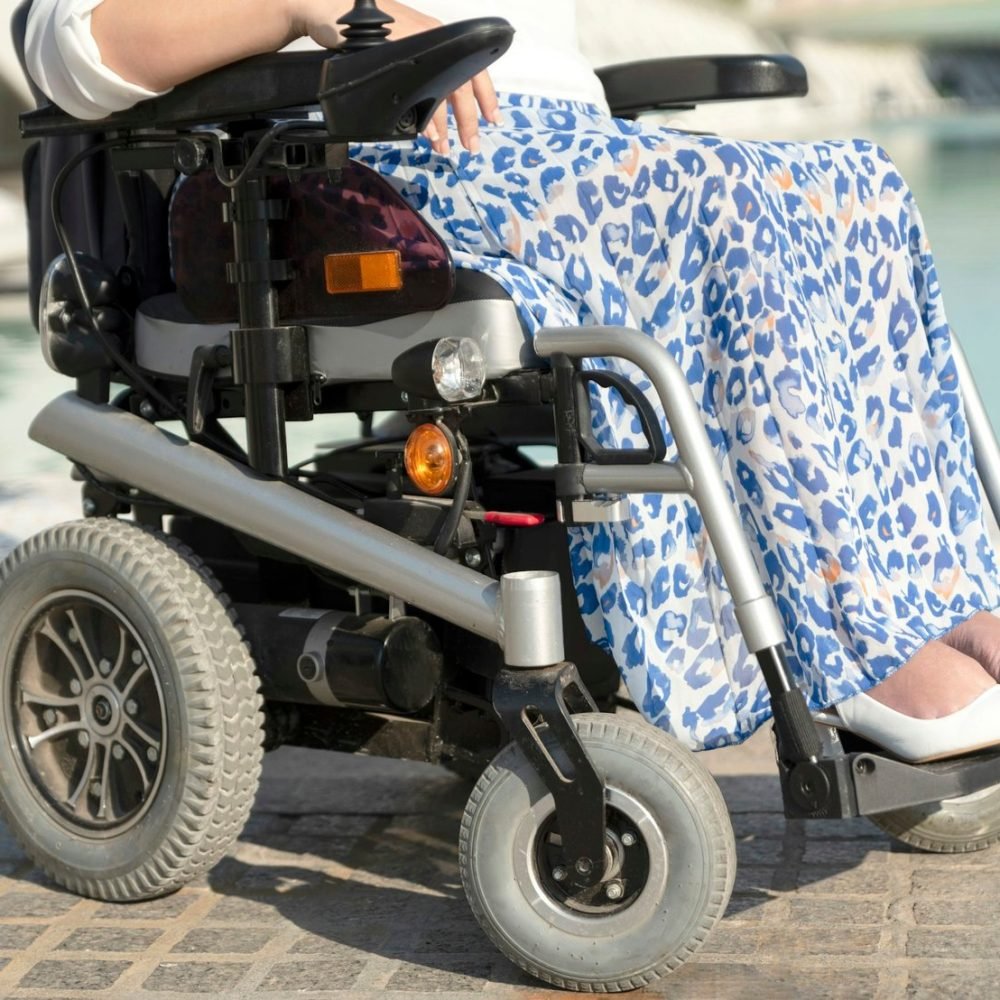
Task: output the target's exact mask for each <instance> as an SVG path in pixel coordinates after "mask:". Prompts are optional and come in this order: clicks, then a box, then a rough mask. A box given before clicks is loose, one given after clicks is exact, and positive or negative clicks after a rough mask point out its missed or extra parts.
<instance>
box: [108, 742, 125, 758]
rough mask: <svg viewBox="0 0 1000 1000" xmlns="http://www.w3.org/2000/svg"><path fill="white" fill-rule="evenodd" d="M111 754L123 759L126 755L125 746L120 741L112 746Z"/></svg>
mask: <svg viewBox="0 0 1000 1000" xmlns="http://www.w3.org/2000/svg"><path fill="white" fill-rule="evenodd" d="M111 756H112V757H114V759H115V760H121V759H122V758H123V757H124V756H125V748H124V747H123V746H122V745H121V744H120V743H116V744H115V745H114V746H113V747H112V748H111Z"/></svg>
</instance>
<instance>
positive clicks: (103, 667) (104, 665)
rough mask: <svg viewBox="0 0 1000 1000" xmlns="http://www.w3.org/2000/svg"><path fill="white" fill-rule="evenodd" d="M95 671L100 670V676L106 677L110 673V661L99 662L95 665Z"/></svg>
mask: <svg viewBox="0 0 1000 1000" xmlns="http://www.w3.org/2000/svg"><path fill="white" fill-rule="evenodd" d="M97 669H98V670H100V672H101V674H102V676H104V677H107V676H108V674H110V673H111V661H110V660H101V661H100V663H98V664H97Z"/></svg>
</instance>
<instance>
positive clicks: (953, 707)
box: [868, 621, 1000, 719]
mask: <svg viewBox="0 0 1000 1000" xmlns="http://www.w3.org/2000/svg"><path fill="white" fill-rule="evenodd" d="M998 625H1000V621H998ZM997 649H998V653H1000V634H998V638H997ZM977 660H978V657H977V658H975V659H974V658H973V657H972V656H971V655H966V654H965V653H964V652H959V650H958V649H956V648H954V647H953V646H951V645H950V644H949V645H946V644H945V643H944V642H929V643H927V645H926V646H924V648H923V649H921V650H920V652H919V653H917V654H916V656H914V657H912V658H911V659H910V660H908V661H907V662H906V663H904V664H903V666H901V667H900V668H899V670H897V671H896V672H895V673H894V674H893V675H892V676H891V677H889V678H888V680H884V681H882V683H881V684H878V685H876V686H875V687H873V688H872V689H871V690H870V691H869V692H868V696H869V697H870V698H872V699H874V700H875V701H877V702H879V703H880V704H882V705H885V706H886V707H887V708H891V709H894V710H895V711H897V712H900V713H901V714H902V715H908V716H910V718H912V719H941V718H944V717H945V716H947V715H954V713H955V712H958V711H959V710H961V709H963V708H965V706H966V705H969V704H971V703H972V702H973V701H975V700H976V698H978V697H979V696H980V695H981V694H984V693H985V692H986V691H988V690H989V689H990V688H993V687H996V681H995V680H994V678H993V676H991V675H990V674H989V673H987V670H986V669H984V667H983V666H982V665H980V663H979V662H977ZM997 666H998V669H1000V655H998V656H997Z"/></svg>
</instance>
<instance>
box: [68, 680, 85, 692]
mask: <svg viewBox="0 0 1000 1000" xmlns="http://www.w3.org/2000/svg"><path fill="white" fill-rule="evenodd" d="M69 689H70V691H72V692H73V694H79V693H80V692H81V691H82V690H83V685H82V684H81V683H80V682H79V681H78V680H77V679H76V678H75V677H74V678H73V679H72V680H71V681H70V682H69Z"/></svg>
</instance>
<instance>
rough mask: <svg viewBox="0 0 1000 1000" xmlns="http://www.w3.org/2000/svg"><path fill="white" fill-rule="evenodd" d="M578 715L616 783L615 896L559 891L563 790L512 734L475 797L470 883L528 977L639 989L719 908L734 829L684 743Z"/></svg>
mask: <svg viewBox="0 0 1000 1000" xmlns="http://www.w3.org/2000/svg"><path fill="white" fill-rule="evenodd" d="M574 722H575V723H576V726H577V731H578V732H579V734H580V739H581V740H582V742H583V744H584V746H586V748H587V750H588V752H589V753H590V755H591V758H592V759H593V761H594V764H595V766H596V767H597V769H598V771H599V772H600V773H601V774H602V775H603V777H604V780H605V784H606V790H607V803H608V810H607V816H608V831H609V840H608V845H609V846H608V859H609V860H610V862H611V865H612V868H611V869H609V871H611V873H612V874H615V873H617V877H616V879H615V882H616V883H617V884H616V885H615V888H614V892H615V896H616V901H615V902H612V901H611V899H610V898H609V896H610V891H605V892H603V893H598V894H597V895H594V896H592V897H591V898H590V899H587V900H584V899H581V898H580V897H576V898H572V897H568V896H567V895H566V894H565V893H561V892H560V890H559V885H558V881H554V880H559V879H562V878H564V877H565V873H564V872H563V873H560V872H559V866H558V863H557V862H558V859H559V858H560V857H561V852H560V851H559V848H558V843H559V841H558V832H557V831H556V830H554V826H555V824H554V815H555V814H554V805H553V800H552V796H551V795H550V794H549V792H548V790H547V789H546V787H545V785H544V783H543V782H542V780H541V778H540V777H539V776H538V775H537V774H536V772H535V771H534V769H533V768H532V767H531V765H530V764H529V763H528V761H527V760H526V758H525V757H524V756H523V754H522V753H521V751H520V750H519V749H518V748H517V747H516V745H514V744H511V745H509V746H508V747H506V748H505V749H504V750H502V751H501V752H500V754H498V756H497V757H496V759H495V760H494V761H493V763H492V764H491V765H490V766H489V767H488V768H487V769H486V771H485V773H484V774H483V776H482V777H481V778H480V780H479V782H478V784H477V785H476V787H475V789H474V790H473V792H472V796H471V797H470V799H469V802H468V805H467V806H466V809H465V815H464V817H463V819H462V831H461V838H460V843H459V864H460V867H461V873H462V882H463V884H464V886H465V892H466V895H467V897H468V900H469V904H470V906H471V908H472V912H473V913H474V914H475V916H476V919H477V920H478V921H479V923H480V924H481V925H482V927H483V929H484V930H485V931H486V933H487V934H488V935H489V937H490V938H491V940H492V941H493V943H494V944H495V945H496V946H497V947H498V948H499V949H500V951H502V952H503V953H504V954H505V955H506V956H507V957H508V958H509V959H510V960H511V961H512V962H514V963H516V964H517V965H519V966H520V967H521V968H522V969H524V970H526V971H527V972H529V973H530V974H531V975H533V976H535V977H536V978H538V979H541V980H544V981H545V982H547V983H551V984H553V985H555V986H558V987H562V988H563V989H571V990H578V991H582V992H604V993H609V992H621V991H625V990H632V989H637V988H639V987H642V986H645V985H647V984H648V983H650V982H652V981H653V980H655V979H657V978H659V977H661V976H663V975H665V974H667V973H669V972H672V971H673V970H675V969H676V968H677V967H678V966H680V965H681V964H682V963H683V962H684V961H685V960H686V959H688V958H689V957H690V956H691V955H692V954H693V953H694V952H695V951H696V949H697V948H698V947H699V946H700V945H701V944H702V943H703V942H704V941H705V939H706V938H707V937H708V935H709V933H710V932H711V931H712V928H713V927H714V926H715V924H716V923H717V922H718V920H719V919H720V918H721V917H722V914H723V913H724V911H725V909H726V904H727V903H728V901H729V896H730V893H731V892H732V887H733V879H734V877H735V873H736V845H735V842H734V839H733V829H732V825H731V824H730V821H729V814H728V812H727V810H726V805H725V803H724V802H723V799H722V795H721V793H720V792H719V789H718V786H717V785H716V784H715V781H714V780H713V778H712V777H711V775H710V774H709V773H708V772H707V771H706V770H705V768H704V767H703V766H702V765H701V764H700V763H699V762H698V761H697V760H696V758H695V755H694V754H692V753H691V752H690V751H689V750H687V749H686V748H684V747H682V746H681V745H680V744H679V743H678V742H677V741H676V740H675V739H673V738H672V737H670V736H668V735H667V734H666V733H664V732H661V731H660V730H657V729H654V728H652V727H651V726H649V725H648V724H647V723H645V722H643V721H642V720H640V719H636V718H632V717H628V716H608V715H601V714H588V715H577V716H574ZM554 862H555V867H553V863H554ZM606 884H607V885H608V886H610V885H611V884H612V883H611V882H607V883H606Z"/></svg>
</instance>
